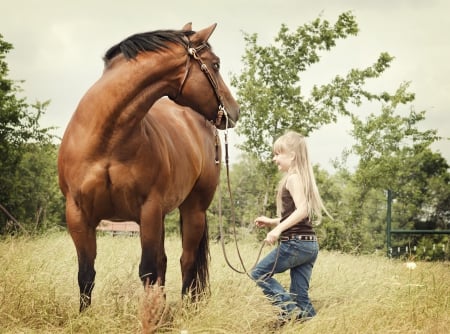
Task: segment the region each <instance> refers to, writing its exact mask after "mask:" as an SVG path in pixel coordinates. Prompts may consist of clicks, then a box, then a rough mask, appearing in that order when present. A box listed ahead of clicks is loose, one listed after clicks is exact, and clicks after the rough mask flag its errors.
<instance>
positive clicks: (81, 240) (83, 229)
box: [66, 198, 97, 312]
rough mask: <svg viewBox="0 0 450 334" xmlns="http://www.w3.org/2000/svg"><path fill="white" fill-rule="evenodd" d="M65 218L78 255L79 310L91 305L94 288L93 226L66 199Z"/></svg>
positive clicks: (95, 245)
mask: <svg viewBox="0 0 450 334" xmlns="http://www.w3.org/2000/svg"><path fill="white" fill-rule="evenodd" d="M66 220H67V227H68V229H69V233H70V236H71V237H72V240H73V242H74V244H75V248H76V250H77V256H78V286H79V288H80V312H82V311H84V310H85V309H86V308H87V307H88V306H89V305H91V294H92V290H93V289H94V282H95V270H94V262H95V257H96V255H97V242H96V234H95V227H94V226H89V225H88V224H87V223H86V222H84V221H82V219H81V214H80V211H79V209H78V208H77V207H76V206H75V204H74V203H73V202H72V201H71V200H70V198H68V199H67V203H66Z"/></svg>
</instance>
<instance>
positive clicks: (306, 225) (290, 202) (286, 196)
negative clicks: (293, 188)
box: [280, 185, 315, 236]
mask: <svg viewBox="0 0 450 334" xmlns="http://www.w3.org/2000/svg"><path fill="white" fill-rule="evenodd" d="M281 203H282V209H281V220H280V222H282V221H284V220H285V219H286V218H287V217H289V216H290V215H291V214H292V212H294V211H295V209H296V207H295V202H294V199H293V198H292V196H291V193H290V192H289V190H287V189H286V185H284V186H283V188H282V189H281ZM293 234H301V235H314V234H315V232H314V228H313V226H312V224H311V221H310V219H309V217H306V218H304V219H303V220H301V221H299V222H298V223H297V224H295V225H293V226H291V227H289V228H288V229H287V230H285V231H283V232H282V233H281V236H289V235H293Z"/></svg>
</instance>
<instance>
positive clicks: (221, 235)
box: [216, 114, 280, 280]
mask: <svg viewBox="0 0 450 334" xmlns="http://www.w3.org/2000/svg"><path fill="white" fill-rule="evenodd" d="M225 119H226V128H225V134H224V142H225V166H226V172H227V189H228V196H229V199H230V208H231V217H232V220H233V236H234V244H235V246H236V252H237V255H238V257H239V262H240V264H241V266H242V268H243V270H239V269H237V268H236V267H234V266H233V265H232V264H231V262H230V260H229V259H228V256H227V252H226V250H225V240H224V232H223V221H222V194H221V189H220V188H221V187H220V183H219V204H218V205H219V231H220V244H221V246H222V251H223V255H224V258H225V262H226V263H227V265H228V267H230V268H231V269H232V270H233V271H235V272H237V273H239V274H246V275H247V276H248V277H249V278H250V279H252V280H253V277H251V275H250V273H249V270H247V269H246V266H245V264H244V261H243V260H242V256H241V252H240V250H239V245H238V242H237V232H236V215H235V210H234V199H233V194H232V191H231V182H230V167H229V163H228V161H229V157H228V116H227V114H225ZM216 131H217V130H216ZM216 136H218V134H217V132H216ZM216 138H217V137H216ZM217 141H218V140H217V139H216V143H217ZM216 163H218V160H217V159H216ZM279 244H280V241H278V250H277V256H276V260H275V262H274V264H273V268H272V270H271V271H270V272H268V273H266V274H265V277H270V276H272V275H273V274H274V271H275V268H276V265H277V262H278V257H279V255H280V247H279ZM264 246H265V241H264V240H263V241H262V242H261V246H260V248H259V252H258V256H257V258H256V261H255V264H254V265H253V266H252V267H251V269H250V270H252V269H253V268H254V267H255V266H256V265H257V264H258V262H259V259H260V258H261V254H262V250H263V248H264Z"/></svg>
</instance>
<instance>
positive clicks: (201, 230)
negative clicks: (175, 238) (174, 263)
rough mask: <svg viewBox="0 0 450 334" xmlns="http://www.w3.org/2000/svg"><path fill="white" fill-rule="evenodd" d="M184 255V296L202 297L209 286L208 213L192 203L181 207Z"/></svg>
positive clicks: (182, 264)
mask: <svg viewBox="0 0 450 334" xmlns="http://www.w3.org/2000/svg"><path fill="white" fill-rule="evenodd" d="M180 219H181V233H182V238H183V241H182V245H183V253H182V255H181V259H180V264H181V273H182V280H183V283H182V294H183V295H187V294H189V293H191V294H192V299H193V300H197V299H198V298H200V297H202V293H204V292H205V290H206V289H207V288H208V285H209V272H208V265H209V248H208V226H207V224H206V212H205V211H204V210H203V209H200V208H199V207H197V206H195V205H192V203H189V202H185V203H183V205H182V206H180Z"/></svg>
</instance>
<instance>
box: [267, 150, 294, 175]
mask: <svg viewBox="0 0 450 334" xmlns="http://www.w3.org/2000/svg"><path fill="white" fill-rule="evenodd" d="M272 160H273V161H274V162H275V163H276V164H277V165H278V170H280V171H282V172H287V171H289V168H291V165H292V161H293V160H294V154H293V153H292V152H275V153H274V155H273V159H272Z"/></svg>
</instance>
